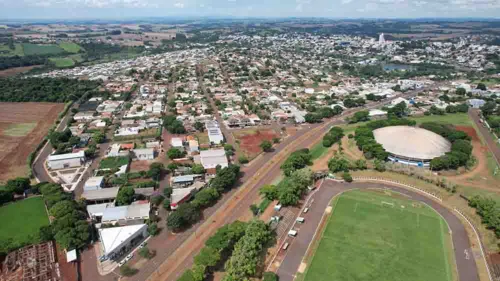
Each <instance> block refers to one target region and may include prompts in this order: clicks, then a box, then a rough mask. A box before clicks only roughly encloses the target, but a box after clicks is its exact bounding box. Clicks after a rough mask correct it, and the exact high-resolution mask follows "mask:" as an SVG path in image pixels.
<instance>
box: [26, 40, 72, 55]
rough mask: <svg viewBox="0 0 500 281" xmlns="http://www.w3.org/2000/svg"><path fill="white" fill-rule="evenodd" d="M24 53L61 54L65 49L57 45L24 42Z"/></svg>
mask: <svg viewBox="0 0 500 281" xmlns="http://www.w3.org/2000/svg"><path fill="white" fill-rule="evenodd" d="M23 50H24V55H26V56H31V55H48V54H59V53H63V52H64V50H63V49H62V48H60V47H59V46H57V45H40V44H31V43H23Z"/></svg>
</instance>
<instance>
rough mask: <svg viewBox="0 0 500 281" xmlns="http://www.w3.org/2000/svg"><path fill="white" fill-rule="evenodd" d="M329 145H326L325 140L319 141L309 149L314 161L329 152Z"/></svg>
mask: <svg viewBox="0 0 500 281" xmlns="http://www.w3.org/2000/svg"><path fill="white" fill-rule="evenodd" d="M328 149H329V147H324V146H323V142H322V141H320V142H319V143H317V144H316V145H315V146H313V147H312V148H311V150H309V153H310V154H311V159H312V160H313V161H314V160H316V159H318V158H321V156H323V155H325V154H326V153H327V152H328Z"/></svg>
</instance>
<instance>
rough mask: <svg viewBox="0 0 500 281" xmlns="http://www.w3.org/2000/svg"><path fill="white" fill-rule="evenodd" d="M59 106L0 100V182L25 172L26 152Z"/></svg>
mask: <svg viewBox="0 0 500 281" xmlns="http://www.w3.org/2000/svg"><path fill="white" fill-rule="evenodd" d="M63 108H64V104H62V103H35V102H27V103H10V102H1V103H0V143H1V144H2V146H1V147H0V171H2V172H1V173H0V182H5V181H6V180H8V179H10V178H13V177H18V176H26V175H27V173H28V167H27V159H28V156H29V154H30V153H31V152H33V151H34V150H35V148H36V147H37V146H38V144H39V143H40V142H41V141H42V139H43V138H44V136H45V135H46V134H47V133H48V130H49V128H50V127H51V126H52V124H53V123H54V121H55V120H56V119H57V115H58V114H59V112H61V111H62V110H63Z"/></svg>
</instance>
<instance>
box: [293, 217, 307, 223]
mask: <svg viewBox="0 0 500 281" xmlns="http://www.w3.org/2000/svg"><path fill="white" fill-rule="evenodd" d="M295 221H296V222H298V223H303V222H304V221H305V219H304V218H303V217H298V218H297V219H296V220H295Z"/></svg>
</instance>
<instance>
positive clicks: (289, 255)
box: [277, 180, 479, 281]
mask: <svg viewBox="0 0 500 281" xmlns="http://www.w3.org/2000/svg"><path fill="white" fill-rule="evenodd" d="M355 188H357V189H365V188H385V189H390V190H393V191H397V192H399V193H402V194H405V195H408V196H409V197H410V198H411V199H413V200H417V201H421V202H424V203H425V204H427V205H429V206H430V207H432V208H433V209H434V210H436V212H438V213H439V214H440V215H441V216H442V217H443V218H444V219H445V220H446V221H447V222H448V225H449V227H450V229H451V232H452V238H453V247H454V252H455V260H456V262H457V268H458V275H459V280H462V281H479V277H478V276H479V275H478V272H477V267H476V262H475V260H474V258H471V259H467V258H466V257H465V254H464V253H465V251H467V252H468V253H469V254H470V255H472V250H471V244H470V241H469V237H468V236H467V232H466V230H465V228H464V226H463V224H462V223H461V221H460V220H459V219H458V218H457V217H456V216H455V215H454V214H453V213H452V212H451V211H450V210H448V209H447V208H445V207H443V206H442V205H440V204H439V203H437V202H436V201H434V200H431V199H429V198H428V197H426V196H424V195H422V194H419V193H416V192H413V191H409V190H407V189H404V188H402V187H398V186H392V185H388V184H380V183H361V182H354V183H350V184H347V183H338V182H334V181H331V180H325V182H324V183H323V185H322V186H321V187H320V189H319V190H318V191H317V192H316V194H314V195H313V196H312V198H313V199H314V204H313V205H312V206H311V207H310V208H309V212H308V213H307V214H305V215H304V217H305V218H306V221H305V223H304V224H303V225H301V227H300V230H299V234H298V235H297V236H296V237H295V238H287V239H290V241H291V242H289V243H290V246H289V248H288V249H287V252H286V254H285V257H284V260H283V262H282V263H281V266H280V267H279V269H278V271H277V274H278V275H279V279H280V280H281V281H293V279H294V277H295V273H296V272H297V270H298V268H299V266H300V264H301V262H302V259H303V257H304V255H305V253H306V251H307V247H308V246H309V244H310V242H311V241H312V239H313V236H314V233H315V232H316V229H317V227H318V225H319V223H320V221H321V217H322V215H323V213H324V211H325V209H326V207H327V206H328V204H329V203H330V201H331V200H332V198H333V197H334V196H336V195H338V194H340V193H342V192H344V191H346V190H350V189H355Z"/></svg>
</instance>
